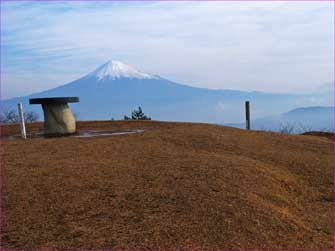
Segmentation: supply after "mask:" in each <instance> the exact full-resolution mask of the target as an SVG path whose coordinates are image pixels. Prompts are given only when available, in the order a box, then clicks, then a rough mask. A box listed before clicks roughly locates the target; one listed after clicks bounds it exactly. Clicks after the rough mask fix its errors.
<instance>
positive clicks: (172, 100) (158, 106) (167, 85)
mask: <svg viewBox="0 0 335 251" xmlns="http://www.w3.org/2000/svg"><path fill="white" fill-rule="evenodd" d="M55 96H78V97H79V98H80V103H78V104H72V105H71V106H72V107H73V110H74V112H75V113H78V114H79V119H82V120H90V119H91V120H92V119H110V118H115V119H121V118H123V116H124V115H129V113H130V112H131V110H133V109H135V108H137V107H138V106H142V108H143V109H144V112H145V113H146V114H148V115H149V116H150V117H152V118H153V119H156V120H170V121H198V122H212V123H223V122H241V121H243V120H244V102H245V100H250V101H251V107H252V113H253V115H254V116H256V117H262V116H267V115H272V114H276V113H281V112H284V111H287V110H290V109H293V108H295V107H297V106H302V105H306V104H307V105H308V104H310V103H311V101H310V97H308V96H298V95H289V94H273V93H262V92H245V91H234V90H210V89H205V88H196V87H191V86H187V85H182V84H177V83H174V82H172V81H169V80H167V79H164V78H161V77H159V76H157V75H152V74H148V73H144V72H142V71H140V70H137V69H135V68H133V67H131V66H128V65H126V64H124V63H122V62H119V61H110V62H107V63H106V64H104V65H102V66H100V67H98V68H97V69H96V70H95V71H93V72H91V73H89V74H87V75H86V76H84V77H82V78H80V79H78V80H75V81H73V82H71V83H68V84H66V85H63V86H60V87H57V88H54V89H51V90H47V91H44V92H40V93H36V94H32V95H29V96H26V97H20V98H15V99H10V100H5V101H3V108H4V110H6V109H16V104H17V103H18V102H23V104H24V107H25V109H26V110H33V111H35V112H38V113H39V114H40V115H42V110H41V108H40V107H39V106H30V105H28V100H29V98H32V97H55ZM313 102H314V103H315V102H317V104H318V105H324V103H329V101H328V100H324V99H319V100H317V101H315V99H314V101H313Z"/></svg>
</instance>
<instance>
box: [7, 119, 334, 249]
mask: <svg viewBox="0 0 335 251" xmlns="http://www.w3.org/2000/svg"><path fill="white" fill-rule="evenodd" d="M41 128H42V125H41V124H40V123H37V124H33V125H30V126H29V127H28V132H29V133H36V132H38V131H40V130H41ZM78 128H79V130H84V129H95V130H115V131H119V130H126V129H144V130H145V132H143V133H137V134H131V135H119V136H109V137H98V138H48V139H41V138H39V139H38V138H35V139H28V140H26V141H24V140H20V139H16V140H9V139H4V140H3V141H2V144H3V159H2V163H3V165H2V182H3V189H2V193H3V194H2V208H3V209H2V210H3V219H2V221H3V227H2V228H3V229H2V241H3V248H5V249H305V250H306V249H332V248H333V236H334V229H333V198H334V197H333V180H334V174H333V169H334V158H333V154H334V150H333V149H334V148H333V146H334V145H333V139H332V138H329V137H328V138H327V137H322V135H321V136H309V135H281V134H276V133H270V132H255V131H244V130H239V129H234V128H229V127H223V126H215V125H207V124H191V123H163V122H134V121H127V122H119V121H112V122H110V121H106V122H79V123H78ZM2 130H3V135H4V136H5V137H6V136H9V135H13V134H17V133H18V132H19V129H18V127H17V126H4V127H3V128H2Z"/></svg>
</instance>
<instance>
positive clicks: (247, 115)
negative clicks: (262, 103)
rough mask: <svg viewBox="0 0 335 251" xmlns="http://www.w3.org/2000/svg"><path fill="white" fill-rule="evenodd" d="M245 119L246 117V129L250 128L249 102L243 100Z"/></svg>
mask: <svg viewBox="0 0 335 251" xmlns="http://www.w3.org/2000/svg"><path fill="white" fill-rule="evenodd" d="M245 119H246V121H245V122H246V129H247V130H250V102H249V101H246V102H245Z"/></svg>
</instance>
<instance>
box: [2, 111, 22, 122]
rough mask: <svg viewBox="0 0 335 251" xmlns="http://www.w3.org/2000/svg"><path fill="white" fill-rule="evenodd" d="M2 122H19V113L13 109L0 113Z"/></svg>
mask: <svg viewBox="0 0 335 251" xmlns="http://www.w3.org/2000/svg"><path fill="white" fill-rule="evenodd" d="M1 123H2V124H15V123H19V115H18V114H17V112H16V111H15V110H7V111H4V112H3V114H2V115H1Z"/></svg>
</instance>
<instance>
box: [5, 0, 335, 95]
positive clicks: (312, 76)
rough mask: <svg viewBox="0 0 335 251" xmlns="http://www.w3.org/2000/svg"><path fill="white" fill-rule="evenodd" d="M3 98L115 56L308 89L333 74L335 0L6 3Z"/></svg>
mask: <svg viewBox="0 0 335 251" xmlns="http://www.w3.org/2000/svg"><path fill="white" fill-rule="evenodd" d="M1 14H2V17H1V18H2V20H1V21H2V24H1V25H2V27H1V28H2V33H1V39H2V54H1V57H2V58H1V59H2V69H1V71H2V76H1V78H2V86H1V88H2V97H3V98H10V97H15V96H21V95H26V94H30V93H33V92H37V91H41V90H46V89H50V88H52V87H56V86H59V85H62V84H65V83H67V82H70V81H72V80H75V79H77V78H79V77H81V76H83V75H86V74H87V73H89V72H91V71H93V70H94V69H95V68H97V67H98V66H99V65H101V64H103V63H104V62H106V61H108V60H110V59H115V60H120V61H122V62H124V63H127V64H130V65H132V66H135V67H137V68H139V69H140V70H143V71H146V72H148V73H152V74H158V75H160V76H162V77H165V78H168V79H170V80H173V81H176V82H180V83H185V84H189V85H193V86H198V87H206V88H215V89H218V88H220V89H221V88H225V89H240V90H259V91H271V92H308V91H312V90H314V89H317V88H318V87H319V86H321V85H324V84H325V83H330V82H332V81H333V79H334V76H333V75H334V72H333V71H334V63H333V62H334V48H333V47H334V24H333V23H334V21H333V20H334V17H333V15H334V14H333V3H332V2H201V3H199V2H127V3H122V2H95V3H93V2H71V3H69V2H67V3H65V2H37V3H36V2H35V3H33V2H5V3H2V13H1Z"/></svg>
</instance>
